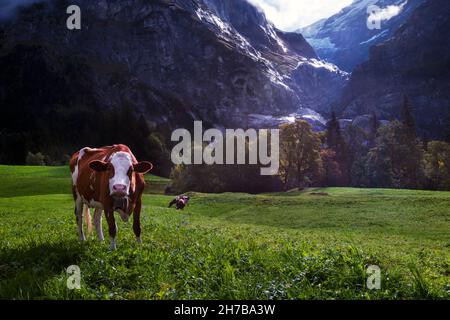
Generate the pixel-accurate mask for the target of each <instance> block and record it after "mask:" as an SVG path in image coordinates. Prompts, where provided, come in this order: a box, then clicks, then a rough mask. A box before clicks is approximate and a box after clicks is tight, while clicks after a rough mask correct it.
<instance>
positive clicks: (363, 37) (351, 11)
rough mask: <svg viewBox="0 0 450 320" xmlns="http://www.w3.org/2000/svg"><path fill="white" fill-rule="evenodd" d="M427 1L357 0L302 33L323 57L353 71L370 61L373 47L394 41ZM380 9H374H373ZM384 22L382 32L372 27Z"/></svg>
mask: <svg viewBox="0 0 450 320" xmlns="http://www.w3.org/2000/svg"><path fill="white" fill-rule="evenodd" d="M423 1H424V0H355V1H354V2H353V3H352V4H351V5H350V6H348V7H346V8H344V9H342V10H341V11H340V12H339V13H337V14H336V15H334V16H332V17H330V18H328V19H324V20H321V21H318V22H316V23H314V24H312V25H310V26H307V27H305V28H301V29H299V30H298V32H299V33H301V34H303V36H304V37H305V38H306V40H307V41H308V42H309V43H310V44H311V45H312V46H313V47H314V49H315V50H316V52H317V54H318V55H319V57H320V58H322V59H325V60H327V61H329V62H331V63H334V64H336V65H337V66H339V67H340V68H341V69H343V70H346V71H352V70H353V68H354V67H355V66H356V65H357V64H359V63H361V62H363V61H365V60H367V58H368V56H369V47H370V46H372V45H376V44H378V43H381V42H383V41H384V40H386V39H388V38H390V37H391V36H392V35H393V33H394V32H395V30H397V29H398V28H399V27H400V25H401V24H403V23H404V22H405V21H406V20H407V18H408V17H409V16H410V15H411V13H412V12H413V11H414V10H415V8H417V6H419V5H420V4H421V3H423ZM374 5H375V6H377V7H378V10H370V9H371V8H370V7H371V6H374ZM374 19H375V20H376V21H380V27H381V28H380V29H376V28H375V29H373V28H372V29H371V28H368V24H369V25H370V23H371V22H373V21H375V20H374Z"/></svg>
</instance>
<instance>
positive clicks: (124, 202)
mask: <svg viewBox="0 0 450 320" xmlns="http://www.w3.org/2000/svg"><path fill="white" fill-rule="evenodd" d="M128 201H129V200H128V198H114V202H113V207H114V211H117V212H118V213H119V214H120V217H121V218H122V221H124V222H127V221H128V218H129V217H130V216H129V215H128V214H127V212H128Z"/></svg>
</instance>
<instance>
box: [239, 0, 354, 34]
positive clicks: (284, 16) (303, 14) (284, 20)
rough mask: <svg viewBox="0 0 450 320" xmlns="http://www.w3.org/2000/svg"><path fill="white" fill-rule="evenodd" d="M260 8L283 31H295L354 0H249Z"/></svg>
mask: <svg viewBox="0 0 450 320" xmlns="http://www.w3.org/2000/svg"><path fill="white" fill-rule="evenodd" d="M247 1H249V2H250V3H252V4H254V5H256V6H258V7H260V8H261V9H262V10H263V11H264V13H265V14H266V16H267V18H268V19H269V20H270V21H271V22H272V23H273V24H275V26H276V27H277V28H279V29H281V30H285V31H293V30H296V29H298V28H301V27H305V26H308V25H310V24H312V23H314V22H316V21H318V20H320V19H323V18H328V17H330V16H332V15H333V14H335V13H338V12H339V11H340V10H341V9H342V8H344V7H346V6H348V5H350V4H351V3H352V2H353V0H247Z"/></svg>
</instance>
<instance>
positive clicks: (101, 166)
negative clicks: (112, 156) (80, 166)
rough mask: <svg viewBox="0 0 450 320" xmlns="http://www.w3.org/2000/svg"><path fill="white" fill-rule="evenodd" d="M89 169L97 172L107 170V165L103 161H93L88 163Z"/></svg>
mask: <svg viewBox="0 0 450 320" xmlns="http://www.w3.org/2000/svg"><path fill="white" fill-rule="evenodd" d="M89 168H91V169H92V170H94V171H97V172H103V171H106V170H108V163H107V162H105V161H100V160H94V161H91V162H90V163H89Z"/></svg>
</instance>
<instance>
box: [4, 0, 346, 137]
mask: <svg viewBox="0 0 450 320" xmlns="http://www.w3.org/2000/svg"><path fill="white" fill-rule="evenodd" d="M69 4H78V5H79V6H80V8H81V11H82V29H81V30H76V31H70V30H67V29H66V28H65V22H66V21H65V20H66V18H67V15H66V13H65V10H66V8H67V6H68V5H69ZM2 34H3V37H4V43H3V46H2V49H1V52H0V66H2V70H6V72H4V73H2V76H0V93H1V94H0V105H1V106H2V109H4V108H6V109H9V111H8V112H9V117H10V118H14V119H16V118H17V110H21V112H20V115H22V114H27V113H29V112H32V113H33V114H34V115H36V116H38V115H39V114H40V113H41V112H45V110H51V109H54V108H55V105H63V106H64V107H66V108H71V107H75V106H79V105H82V106H87V105H90V106H93V107H96V108H99V109H100V110H108V109H111V108H117V107H119V106H121V105H124V104H130V105H132V106H133V108H134V109H135V110H136V112H137V113H139V114H142V115H144V116H145V117H146V119H147V120H149V121H152V122H153V123H155V124H160V125H169V126H170V127H176V126H178V125H183V124H186V123H188V122H191V120H192V119H202V120H204V121H206V122H208V123H209V124H210V125H216V126H245V125H246V124H248V121H247V119H246V118H247V115H249V114H255V113H256V114H269V115H286V114H289V113H295V112H298V111H299V110H302V108H303V109H304V108H310V109H312V110H316V111H322V112H327V111H328V110H329V106H330V104H331V102H332V101H333V100H334V99H335V97H336V96H337V95H338V94H339V92H340V91H341V89H342V88H343V86H344V84H345V82H346V80H347V75H346V74H345V73H343V72H341V71H340V70H339V69H338V68H336V67H335V66H333V65H331V64H327V63H324V62H322V61H320V60H319V59H317V56H316V54H315V53H314V50H313V49H312V48H311V47H310V46H309V45H308V43H307V42H306V41H305V40H304V38H303V37H302V36H301V35H298V34H289V33H284V32H281V31H279V30H277V29H276V28H275V27H274V26H273V25H271V24H270V23H269V22H267V20H266V18H265V16H264V14H263V13H262V12H260V11H258V10H257V9H256V8H255V7H253V6H252V5H250V4H249V3H247V2H246V1H244V0H240V1H235V0H195V1H193V0H173V1H169V0H155V1H144V0H130V1H119V0H110V1H106V0H99V1H88V0H78V1H70V3H69V1H63V0H54V1H51V0H50V1H45V2H42V3H39V4H35V5H33V6H32V7H29V8H28V9H26V10H23V11H22V12H21V13H19V15H18V16H17V18H16V19H14V20H12V21H10V22H8V23H6V24H3V26H2ZM31 61H36V62H33V63H32V62H31ZM38 74H45V75H46V76H45V77H39V76H38ZM25 75H27V77H26V78H24V76H25ZM52 88H57V89H56V90H52ZM8 106H9V107H8ZM16 106H17V107H16ZM30 110H31V111H30ZM16 120H17V119H16ZM22 120H23V119H21V118H19V119H18V120H17V121H18V122H19V123H20V122H21V121H22ZM13 122H14V121H13ZM11 125H12V124H11V123H9V124H6V123H2V128H5V127H8V126H9V127H11Z"/></svg>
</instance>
